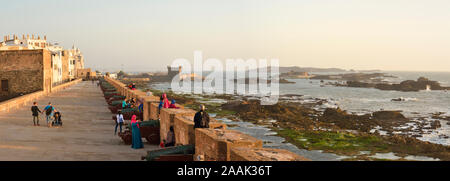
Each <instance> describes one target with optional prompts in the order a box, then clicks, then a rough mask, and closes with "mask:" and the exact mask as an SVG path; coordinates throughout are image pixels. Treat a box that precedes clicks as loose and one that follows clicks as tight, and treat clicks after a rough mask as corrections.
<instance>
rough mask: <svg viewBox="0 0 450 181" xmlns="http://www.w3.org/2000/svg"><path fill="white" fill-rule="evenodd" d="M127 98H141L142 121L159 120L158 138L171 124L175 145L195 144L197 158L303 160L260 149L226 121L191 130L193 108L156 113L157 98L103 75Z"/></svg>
mask: <svg viewBox="0 0 450 181" xmlns="http://www.w3.org/2000/svg"><path fill="white" fill-rule="evenodd" d="M105 79H106V80H107V81H108V82H109V83H110V84H112V85H113V86H114V87H116V88H117V90H118V92H120V94H121V95H123V96H126V97H127V98H137V99H143V100H144V120H158V119H159V120H160V139H161V141H163V140H165V139H166V137H167V132H168V131H169V129H170V126H173V127H174V131H175V142H176V145H190V144H194V145H195V158H196V160H197V161H201V160H207V161H234V160H239V161H304V160H307V159H305V158H303V157H301V156H298V155H296V154H295V153H292V152H289V151H287V150H280V149H267V148H262V145H263V142H262V141H261V140H259V139H256V138H254V137H251V136H249V135H246V134H244V133H242V132H240V131H236V130H228V129H227V126H226V124H224V123H221V122H217V121H216V120H215V119H214V118H211V122H210V128H209V129H195V130H194V121H193V119H194V115H195V113H196V111H194V110H192V109H184V108H183V106H181V105H178V104H177V105H178V106H179V107H180V109H164V108H163V109H161V111H160V114H158V105H159V97H156V96H146V94H145V93H144V92H142V91H140V90H130V89H129V88H128V87H126V85H125V84H123V83H121V82H120V81H118V80H115V79H111V78H109V77H105Z"/></svg>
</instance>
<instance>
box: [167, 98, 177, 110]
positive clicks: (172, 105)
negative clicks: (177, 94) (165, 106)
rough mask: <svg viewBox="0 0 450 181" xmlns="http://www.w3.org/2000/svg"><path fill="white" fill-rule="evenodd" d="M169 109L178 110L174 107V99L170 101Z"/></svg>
mask: <svg viewBox="0 0 450 181" xmlns="http://www.w3.org/2000/svg"><path fill="white" fill-rule="evenodd" d="M169 108H175V109H178V107H177V106H176V105H175V99H172V102H171V103H170V106H169Z"/></svg>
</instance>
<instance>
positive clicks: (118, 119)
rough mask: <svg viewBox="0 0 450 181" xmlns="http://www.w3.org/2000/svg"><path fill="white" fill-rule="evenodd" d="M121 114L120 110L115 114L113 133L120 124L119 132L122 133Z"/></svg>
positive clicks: (115, 132)
mask: <svg viewBox="0 0 450 181" xmlns="http://www.w3.org/2000/svg"><path fill="white" fill-rule="evenodd" d="M123 122H124V120H123V114H122V111H119V112H118V113H117V116H116V129H115V130H114V135H116V134H117V127H118V126H120V133H122V125H123Z"/></svg>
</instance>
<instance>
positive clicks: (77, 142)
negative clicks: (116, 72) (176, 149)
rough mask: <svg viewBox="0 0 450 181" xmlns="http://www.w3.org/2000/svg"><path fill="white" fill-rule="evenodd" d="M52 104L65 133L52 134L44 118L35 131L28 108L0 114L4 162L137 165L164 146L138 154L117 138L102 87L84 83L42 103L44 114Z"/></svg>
mask: <svg viewBox="0 0 450 181" xmlns="http://www.w3.org/2000/svg"><path fill="white" fill-rule="evenodd" d="M49 101H50V102H52V104H53V106H54V107H55V108H56V109H58V110H59V111H60V112H61V114H62V120H63V123H64V126H63V127H62V128H47V127H46V122H45V118H44V116H41V117H40V119H41V120H40V124H41V126H40V127H35V126H33V121H32V116H31V111H30V107H31V105H27V106H25V107H22V108H20V109H18V110H15V111H12V112H9V113H0V161H5V160H6V161H9V160H30V161H33V160H43V161H62V160H64V161H65V160H79V161H90V160H105V161H109V160H114V161H115V160H118V161H120V160H132V161H133V160H135V161H139V160H140V158H141V156H143V155H145V154H146V152H147V151H148V150H152V149H157V148H158V146H155V145H148V144H146V143H145V139H143V141H144V144H145V145H144V147H145V148H144V149H139V150H135V149H132V148H131V147H130V145H125V144H123V142H122V140H121V139H120V138H119V137H118V136H115V135H114V126H115V124H114V121H113V120H112V119H111V117H112V114H111V112H110V111H109V110H108V108H107V103H106V102H105V99H104V98H103V95H102V92H101V90H100V88H98V87H97V85H94V84H92V83H91V82H81V83H79V84H76V85H74V86H72V87H69V88H67V89H65V90H62V91H60V92H56V93H53V94H51V95H50V96H47V97H45V98H41V99H39V100H38V101H37V102H38V106H39V108H40V109H41V110H43V108H44V107H45V105H47V103H48V102H49Z"/></svg>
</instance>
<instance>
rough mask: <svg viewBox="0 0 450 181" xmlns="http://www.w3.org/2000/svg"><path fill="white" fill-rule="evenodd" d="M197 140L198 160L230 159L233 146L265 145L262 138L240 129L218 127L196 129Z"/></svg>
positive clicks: (258, 146)
mask: <svg viewBox="0 0 450 181" xmlns="http://www.w3.org/2000/svg"><path fill="white" fill-rule="evenodd" d="M195 142H196V143H197V144H195V158H196V160H198V161H200V160H205V161H230V160H231V159H230V155H231V151H230V150H231V149H232V148H235V147H247V148H262V145H263V143H262V141H261V140H259V139H256V138H254V137H251V136H249V135H246V134H244V133H242V132H240V131H236V130H217V129H195ZM199 143H201V144H199ZM199 158H200V160H199Z"/></svg>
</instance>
